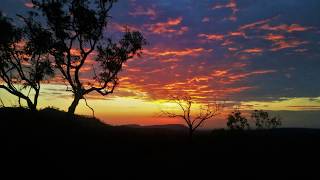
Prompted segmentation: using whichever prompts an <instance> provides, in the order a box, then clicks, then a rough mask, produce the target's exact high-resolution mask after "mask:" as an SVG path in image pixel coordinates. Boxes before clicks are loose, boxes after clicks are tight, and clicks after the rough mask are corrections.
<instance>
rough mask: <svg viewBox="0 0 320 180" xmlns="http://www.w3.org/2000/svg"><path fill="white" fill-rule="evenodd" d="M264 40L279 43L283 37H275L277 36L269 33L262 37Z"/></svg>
mask: <svg viewBox="0 0 320 180" xmlns="http://www.w3.org/2000/svg"><path fill="white" fill-rule="evenodd" d="M264 39H265V40H269V41H279V40H283V39H285V37H284V36H283V35H277V34H272V33H271V34H267V35H266V36H264Z"/></svg>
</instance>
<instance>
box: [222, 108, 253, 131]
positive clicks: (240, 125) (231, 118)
mask: <svg viewBox="0 0 320 180" xmlns="http://www.w3.org/2000/svg"><path fill="white" fill-rule="evenodd" d="M227 126H228V127H229V128H230V129H232V130H244V129H249V128H250V125H249V123H248V119H247V118H246V117H244V116H242V115H241V112H240V111H239V110H235V111H233V112H232V113H231V114H229V115H228V121H227Z"/></svg>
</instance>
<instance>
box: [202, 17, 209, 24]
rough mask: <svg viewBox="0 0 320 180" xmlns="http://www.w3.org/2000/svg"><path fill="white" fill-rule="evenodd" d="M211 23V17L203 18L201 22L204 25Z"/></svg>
mask: <svg viewBox="0 0 320 180" xmlns="http://www.w3.org/2000/svg"><path fill="white" fill-rule="evenodd" d="M209 21H210V18H209V17H204V18H202V20H201V22H203V23H207V22H209Z"/></svg>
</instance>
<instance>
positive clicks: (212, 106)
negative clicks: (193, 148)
mask: <svg viewBox="0 0 320 180" xmlns="http://www.w3.org/2000/svg"><path fill="white" fill-rule="evenodd" d="M170 101H171V102H174V103H176V104H177V106H178V107H179V108H180V110H181V111H182V113H174V112H169V111H164V110H162V114H163V115H164V116H167V117H169V118H176V117H179V118H181V119H183V120H184V122H185V123H186V125H187V126H188V129H189V138H190V139H191V140H192V137H193V134H194V132H195V130H196V129H197V128H198V127H200V126H201V125H202V124H203V123H204V122H205V121H207V120H210V119H212V118H213V117H215V116H216V115H218V113H219V112H220V110H221V108H222V105H221V104H219V103H217V102H214V103H209V104H206V105H202V106H200V110H199V113H198V114H197V115H193V113H192V112H191V110H192V104H193V103H194V101H193V100H192V98H191V97H190V96H184V97H172V98H171V100H170Z"/></svg>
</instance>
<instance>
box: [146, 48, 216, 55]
mask: <svg viewBox="0 0 320 180" xmlns="http://www.w3.org/2000/svg"><path fill="white" fill-rule="evenodd" d="M212 51H213V50H212V49H204V48H186V49H182V50H159V49H151V50H144V51H143V53H144V54H146V55H150V56H158V57H159V56H198V55H200V54H202V53H208V52H212Z"/></svg>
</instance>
